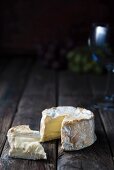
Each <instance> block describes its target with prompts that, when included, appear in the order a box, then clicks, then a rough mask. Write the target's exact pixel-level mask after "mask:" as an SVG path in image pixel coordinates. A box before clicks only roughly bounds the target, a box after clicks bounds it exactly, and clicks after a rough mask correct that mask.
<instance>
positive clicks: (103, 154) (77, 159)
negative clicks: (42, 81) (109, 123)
mask: <svg viewBox="0 0 114 170" xmlns="http://www.w3.org/2000/svg"><path fill="white" fill-rule="evenodd" d="M69 80H70V81H69ZM76 82H77V83H76ZM59 86H60V87H59V89H60V91H59V94H60V95H59V105H71V104H72V105H74V106H77V105H78V104H80V105H82V106H84V103H85V105H88V104H89V103H91V100H92V92H91V86H90V85H89V84H88V76H85V77H84V76H80V77H77V76H76V75H72V74H71V75H70V74H67V75H66V73H65V74H64V73H63V74H61V77H60V81H59ZM72 87H73V88H72ZM65 89H67V90H66V92H65ZM73 94H74V95H73ZM72 96H73V97H72ZM88 96H89V97H88ZM64 99H65V100H64ZM77 101H78V102H77ZM84 101H85V102H84ZM94 113H95V123H96V135H97V141H96V142H95V143H94V144H93V145H92V146H90V147H88V148H85V149H83V150H80V151H74V152H64V151H63V150H62V149H61V144H60V143H59V147H58V162H57V166H58V170H69V169H70V170H74V169H75V170H79V169H83V170H88V169H91V170H97V169H99V170H111V169H114V166H113V161H112V157H111V153H110V148H109V146H108V143H107V139H106V135H105V132H104V129H103V127H102V124H101V120H100V117H99V112H98V111H97V110H94Z"/></svg>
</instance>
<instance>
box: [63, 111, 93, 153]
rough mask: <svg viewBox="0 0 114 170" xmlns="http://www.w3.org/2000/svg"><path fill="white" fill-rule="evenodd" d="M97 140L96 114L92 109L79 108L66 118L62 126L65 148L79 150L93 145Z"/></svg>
mask: <svg viewBox="0 0 114 170" xmlns="http://www.w3.org/2000/svg"><path fill="white" fill-rule="evenodd" d="M95 140H96V135H95V123H94V114H93V113H92V112H91V111H89V110H86V109H83V108H77V109H76V111H75V114H72V115H70V116H66V117H65V118H64V120H63V122H62V126H61V143H62V148H63V149H64V150H67V151H71V150H79V149H82V148H85V147H87V146H90V145H92V144H93V143H94V142H95Z"/></svg>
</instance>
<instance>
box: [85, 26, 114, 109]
mask: <svg viewBox="0 0 114 170" xmlns="http://www.w3.org/2000/svg"><path fill="white" fill-rule="evenodd" d="M109 40H110V28H109V25H107V24H93V25H92V28H91V31H90V37H89V39H88V45H89V46H90V48H91V50H92V53H93V56H95V54H96V49H97V48H100V49H101V50H103V52H104V53H105V54H106V57H105V58H102V57H101V56H97V60H96V61H97V62H99V61H100V62H101V63H102V64H103V65H104V66H105V68H106V70H107V72H108V74H107V82H106V89H105V95H104V96H103V97H101V98H100V100H99V101H100V102H99V103H96V104H95V107H96V108H100V107H103V108H112V107H114V105H113V104H114V94H110V85H111V83H112V82H111V80H112V73H114V59H113V54H112V53H111V51H110V50H109V49H110V41H109Z"/></svg>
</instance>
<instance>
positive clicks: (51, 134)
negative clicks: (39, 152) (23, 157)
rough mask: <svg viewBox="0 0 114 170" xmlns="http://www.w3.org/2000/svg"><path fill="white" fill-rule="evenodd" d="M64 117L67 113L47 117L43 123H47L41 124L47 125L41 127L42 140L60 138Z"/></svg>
mask: <svg viewBox="0 0 114 170" xmlns="http://www.w3.org/2000/svg"><path fill="white" fill-rule="evenodd" d="M64 117H65V115H64V116H59V117H56V118H49V117H47V118H46V119H45V122H43V123H45V125H43V123H42V124H41V126H45V127H44V128H43V127H41V131H40V133H41V142H44V141H49V140H53V139H57V138H60V136H61V124H62V121H63V119H64Z"/></svg>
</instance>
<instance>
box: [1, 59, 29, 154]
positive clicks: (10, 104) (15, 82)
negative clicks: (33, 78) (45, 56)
mask: <svg viewBox="0 0 114 170" xmlns="http://www.w3.org/2000/svg"><path fill="white" fill-rule="evenodd" d="M29 67H30V59H28V61H27V62H25V60H22V59H16V60H13V61H12V62H11V63H10V64H9V66H8V67H7V69H6V70H5V71H4V72H3V73H2V74H1V76H0V154H1V152H2V149H3V146H4V143H5V140H6V134H7V131H8V129H9V128H10V126H11V123H12V119H13V117H14V115H15V111H16V109H17V105H18V101H19V99H20V96H21V94H22V92H23V88H24V85H25V83H26V80H27V74H28V71H29ZM22 77H23V78H22Z"/></svg>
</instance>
